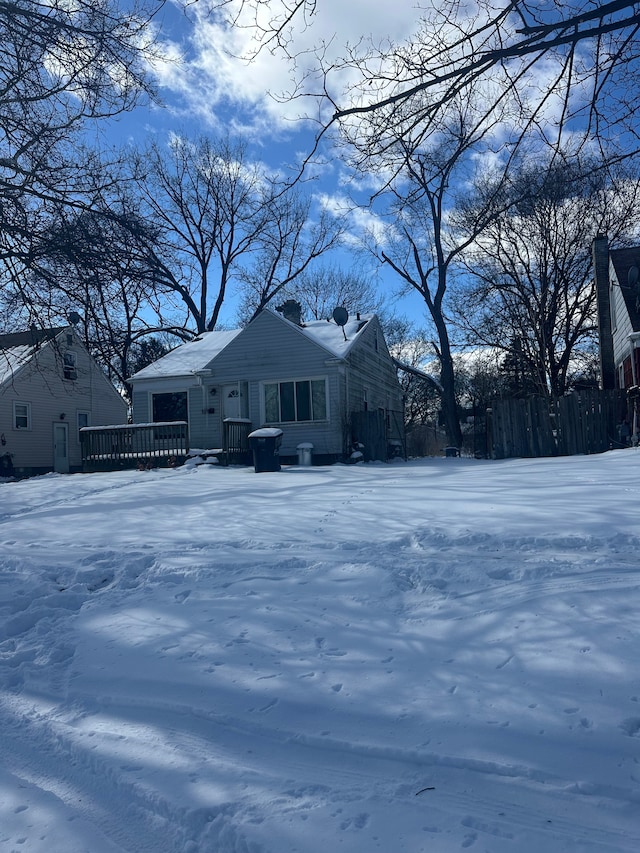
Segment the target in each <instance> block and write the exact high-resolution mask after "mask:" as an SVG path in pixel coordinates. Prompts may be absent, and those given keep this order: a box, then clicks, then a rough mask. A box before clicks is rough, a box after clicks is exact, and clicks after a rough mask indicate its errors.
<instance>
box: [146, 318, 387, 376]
mask: <svg viewBox="0 0 640 853" xmlns="http://www.w3.org/2000/svg"><path fill="white" fill-rule="evenodd" d="M264 310H265V311H268V312H269V314H271V315H272V316H273V317H276V318H277V319H278V321H280V322H281V323H286V324H287V325H288V326H290V327H291V328H292V329H295V330H297V331H298V332H299V333H300V334H302V335H304V336H305V337H307V338H309V339H310V340H312V341H313V342H314V343H316V344H318V345H319V346H321V347H323V349H325V350H327V352H328V353H329V354H330V355H333V356H334V357H336V358H344V357H345V356H346V355H347V353H348V351H349V349H350V348H351V347H352V346H353V343H354V341H355V340H356V338H357V337H358V335H359V334H360V332H361V331H362V329H363V328H364V327H365V326H366V325H367V323H368V322H369V320H371V316H367V317H364V316H356V317H355V318H353V319H349V320H348V321H347V323H346V325H345V326H344V327H342V326H338V325H337V324H336V323H334V322H333V321H327V320H314V321H312V322H311V323H304V324H303V325H301V326H298V325H297V324H296V323H292V322H291V321H290V320H287V319H285V318H284V317H281V316H280V315H279V314H276V313H275V312H273V311H271V310H270V309H268V308H266V309H264ZM252 322H254V321H252ZM245 328H248V327H245ZM343 328H344V332H343ZM243 331H244V329H232V330H230V331H225V332H203V333H202V334H201V335H198V337H197V338H195V340H193V341H189V343H186V344H181V345H180V346H178V347H176V348H175V349H174V350H171V352H170V353H167V355H164V356H163V357H162V358H160V359H158V361H155V362H154V363H153V364H150V365H148V366H147V367H143V368H142V370H139V371H138V372H137V373H135V374H134V375H133V376H132V377H131V379H159V378H162V377H168V376H189V375H191V374H194V373H197V372H198V371H199V370H204V369H205V368H206V367H207V365H208V364H210V363H211V361H213V359H214V358H215V357H216V356H217V355H219V354H220V353H221V352H222V350H223V349H225V347H227V346H228V345H229V344H230V343H231V341H233V340H234V339H235V338H236V337H237V336H238V335H239V334H241V333H242V332H243Z"/></svg>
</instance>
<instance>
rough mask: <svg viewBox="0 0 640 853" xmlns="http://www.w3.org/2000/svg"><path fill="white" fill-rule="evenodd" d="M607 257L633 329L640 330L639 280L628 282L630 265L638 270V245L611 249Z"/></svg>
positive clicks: (639, 256)
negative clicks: (635, 282) (632, 283)
mask: <svg viewBox="0 0 640 853" xmlns="http://www.w3.org/2000/svg"><path fill="white" fill-rule="evenodd" d="M609 257H610V259H611V263H612V264H613V269H614V271H615V274H616V278H617V279H618V284H619V285H620V292H621V293H622V295H623V297H624V302H625V305H626V308H627V312H628V314H629V320H630V321H631V325H632V327H633V331H634V332H640V310H639V308H640V282H639V283H638V284H636V285H631V284H630V283H629V270H630V269H631V268H632V267H636V268H637V269H638V270H640V246H631V247H630V248H628V249H611V251H610V252H609Z"/></svg>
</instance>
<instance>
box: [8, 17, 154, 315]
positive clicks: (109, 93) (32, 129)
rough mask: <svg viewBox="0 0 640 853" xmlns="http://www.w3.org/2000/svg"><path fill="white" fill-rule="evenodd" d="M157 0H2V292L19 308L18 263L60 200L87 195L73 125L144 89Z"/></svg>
mask: <svg viewBox="0 0 640 853" xmlns="http://www.w3.org/2000/svg"><path fill="white" fill-rule="evenodd" d="M157 8H158V4H150V5H149V6H146V7H145V6H144V5H142V4H137V3H135V2H134V3H132V4H130V5H129V6H128V7H127V9H126V10H125V9H121V8H119V7H118V6H117V5H116V4H115V3H114V2H112V0H77V2H74V3H67V2H64V0H51V2H47V3H44V4H43V3H39V2H36V0H15V2H13V0H12V2H0V298H2V300H3V301H6V302H7V303H8V304H12V305H13V306H14V307H15V308H16V309H20V308H22V309H23V313H24V310H26V311H27V313H28V312H29V311H30V310H32V309H33V308H34V307H35V306H34V301H33V299H32V294H31V293H30V291H29V283H28V279H26V278H25V275H24V273H25V270H26V269H29V268H31V267H32V265H33V263H34V260H36V259H37V258H38V257H39V256H40V254H41V252H42V246H41V241H40V235H41V234H42V233H43V232H44V231H45V230H46V228H47V226H48V223H49V222H50V219H51V216H52V215H53V213H54V211H55V209H56V208H59V207H60V206H61V205H73V206H76V207H80V206H82V205H87V204H88V203H90V200H91V197H92V194H93V192H94V191H95V186H96V175H97V174H98V170H96V168H95V157H93V155H92V154H91V153H90V152H88V151H87V150H85V148H84V147H83V145H82V143H81V140H80V138H79V136H78V133H79V132H80V131H81V130H82V128H83V127H85V126H86V124H87V123H88V122H93V121H97V120H100V119H102V118H105V117H107V116H113V115H115V114H118V113H120V112H122V111H124V110H129V109H131V108H132V107H133V106H135V104H136V103H137V102H138V101H139V99H140V97H141V96H146V95H149V94H150V87H149V84H148V82H147V78H146V61H147V59H148V58H149V55H150V53H151V52H152V51H153V44H152V34H151V30H150V28H149V21H150V18H151V17H152V15H153V12H154V9H157Z"/></svg>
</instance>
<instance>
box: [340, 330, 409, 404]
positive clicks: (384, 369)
mask: <svg viewBox="0 0 640 853" xmlns="http://www.w3.org/2000/svg"><path fill="white" fill-rule="evenodd" d="M348 362H349V411H350V412H361V411H363V410H364V408H365V392H366V402H367V408H368V410H369V411H373V410H375V409H385V410H387V409H388V410H391V411H393V412H399V413H402V411H403V401H402V393H403V392H402V387H401V385H400V383H399V382H398V377H397V372H396V368H395V365H394V364H393V362H392V360H391V356H390V355H389V350H388V349H387V346H386V343H385V340H384V336H383V334H382V329H381V328H380V325H379V323H378V321H377V319H375V318H374V319H373V320H371V321H370V322H369V323H368V325H367V328H366V329H364V330H363V332H362V334H361V335H360V337H359V338H358V341H357V344H356V346H354V348H353V349H352V350H351V352H350V353H349V358H348Z"/></svg>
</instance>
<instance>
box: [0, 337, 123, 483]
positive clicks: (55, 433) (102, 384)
mask: <svg viewBox="0 0 640 853" xmlns="http://www.w3.org/2000/svg"><path fill="white" fill-rule="evenodd" d="M126 419H127V404H126V402H125V401H124V400H123V398H122V396H121V395H120V394H119V393H118V392H117V391H116V389H115V388H114V387H113V385H112V384H111V383H110V382H109V380H108V379H107V377H106V376H105V374H104V373H103V371H102V370H101V368H100V367H99V366H98V364H97V363H96V362H95V361H94V359H93V358H92V357H91V355H90V354H89V353H88V352H87V350H86V349H85V347H84V346H83V344H82V343H81V341H80V339H79V338H78V336H77V334H76V332H75V330H74V329H73V327H72V326H68V327H62V328H57V329H33V330H32V331H29V332H18V333H14V334H9V335H0V476H1V475H2V474H5V475H6V474H11V473H15V474H16V475H17V476H29V475H33V474H42V473H46V472H48V471H58V472H60V473H67V472H73V471H80V470H81V467H82V455H81V447H80V433H79V430H80V429H81V428H82V427H85V426H91V425H97V424H114V423H123V422H124V421H126Z"/></svg>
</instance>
